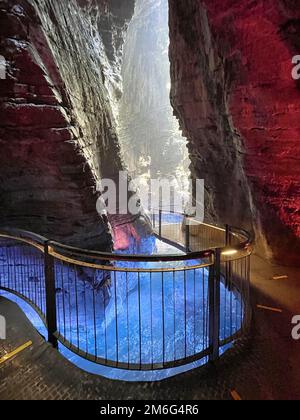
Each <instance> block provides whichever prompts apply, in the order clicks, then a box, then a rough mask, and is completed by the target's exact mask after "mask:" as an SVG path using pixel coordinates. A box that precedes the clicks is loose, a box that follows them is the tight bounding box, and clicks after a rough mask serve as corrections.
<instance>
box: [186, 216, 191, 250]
mask: <svg viewBox="0 0 300 420" xmlns="http://www.w3.org/2000/svg"><path fill="white" fill-rule="evenodd" d="M185 249H186V253H187V254H188V253H189V252H190V224H189V220H188V217H187V216H185Z"/></svg>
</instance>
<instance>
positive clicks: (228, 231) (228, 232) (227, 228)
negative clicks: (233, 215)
mask: <svg viewBox="0 0 300 420" xmlns="http://www.w3.org/2000/svg"><path fill="white" fill-rule="evenodd" d="M230 236H231V232H230V226H229V225H226V240H225V242H226V246H229V245H230V242H231V237H230Z"/></svg>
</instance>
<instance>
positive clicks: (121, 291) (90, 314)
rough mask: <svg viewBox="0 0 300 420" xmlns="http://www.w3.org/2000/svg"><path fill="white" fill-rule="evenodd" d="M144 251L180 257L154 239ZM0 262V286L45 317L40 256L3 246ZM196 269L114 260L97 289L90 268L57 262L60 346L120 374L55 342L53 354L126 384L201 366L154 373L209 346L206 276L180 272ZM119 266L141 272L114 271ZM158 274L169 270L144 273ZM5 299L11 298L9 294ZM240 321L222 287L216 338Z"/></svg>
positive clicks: (237, 305) (232, 295) (199, 271)
mask: <svg viewBox="0 0 300 420" xmlns="http://www.w3.org/2000/svg"><path fill="white" fill-rule="evenodd" d="M147 250H148V252H149V250H150V253H154V252H157V253H158V254H178V255H179V254H180V251H179V250H178V249H176V248H174V247H171V246H169V245H167V244H165V243H163V242H161V241H159V240H157V239H155V238H154V237H151V238H148V239H147V240H145V241H142V243H141V244H140V249H139V251H140V252H141V253H146V252H147ZM12 256H13V260H14V264H15V266H14V271H13V272H14V277H13V278H11V275H12V270H10V269H9V267H10V265H11V264H10V258H11V259H12ZM0 258H1V260H2V261H5V262H6V263H7V268H6V269H5V267H6V265H5V264H2V266H1V269H0V270H1V272H0V282H1V287H6V288H10V289H14V290H19V292H20V293H21V294H22V295H24V296H26V297H27V298H28V299H29V300H30V301H33V302H36V303H37V305H36V306H38V307H39V308H40V310H41V311H42V312H44V311H45V288H44V286H43V285H44V274H43V256H42V255H41V254H40V253H39V252H38V251H36V250H33V249H31V248H29V247H27V246H24V247H22V246H20V245H15V246H11V247H10V248H9V251H7V249H6V250H4V249H3V248H2V249H1V254H0ZM25 261H26V263H25ZM28 262H29V263H28ZM198 264H199V261H189V262H188V264H187V262H186V261H184V262H180V261H179V262H175V263H174V262H163V263H159V262H156V263H142V264H141V263H130V265H129V264H128V263H120V262H118V263H116V264H115V269H116V270H117V271H114V272H113V273H111V275H110V276H109V277H108V278H107V282H106V284H105V285H104V286H103V279H105V276H103V272H98V270H91V269H89V268H87V269H82V268H81V269H80V270H78V267H76V266H70V265H67V264H64V263H62V262H60V261H57V262H56V266H55V270H56V300H57V320H58V330H59V332H60V334H61V336H63V337H64V339H65V343H68V347H70V346H69V344H71V346H74V348H77V349H79V350H80V351H81V352H82V355H84V354H89V355H91V356H95V358H96V357H97V358H98V359H101V360H105V361H106V360H109V361H110V362H114V361H115V362H117V363H118V366H119V369H117V368H114V367H107V366H101V365H99V364H96V363H93V362H92V361H88V360H86V359H85V358H82V357H79V356H78V355H75V354H74V353H72V352H71V351H70V350H68V349H67V348H66V347H64V346H63V345H62V344H61V345H60V351H61V352H62V353H63V355H64V356H65V357H67V358H68V359H69V360H71V361H72V363H75V364H76V365H78V366H79V367H81V368H83V369H85V370H87V371H89V372H92V373H97V374H100V375H103V376H106V377H108V378H111V379H123V380H128V381H150V380H151V381H155V380H161V379H164V378H167V377H170V376H173V375H176V374H178V373H181V372H184V371H187V370H190V369H193V368H195V367H198V366H201V365H203V364H205V363H206V362H207V358H206V357H204V358H202V359H201V360H199V361H197V362H193V363H189V364H187V365H185V366H180V367H173V368H170V369H160V368H159V369H158V367H159V366H163V365H164V366H167V365H168V362H170V363H171V362H173V361H174V360H181V359H187V360H188V358H189V357H193V356H194V355H197V354H199V353H201V352H202V351H203V350H205V349H207V347H208V345H209V344H208V343H209V338H208V333H209V331H208V325H209V302H208V271H207V269H206V268H203V267H201V268H191V269H190V270H184V271H182V270H181V268H183V267H187V266H190V267H193V266H197V265H198ZM125 266H126V268H127V269H128V267H130V268H131V269H142V270H144V271H142V272H129V273H128V272H125V271H121V270H122V269H123V268H124V267H125ZM161 268H164V270H165V269H168V268H170V271H166V272H161V271H159V270H158V271H157V272H151V273H150V272H147V270H155V269H161ZM177 269H178V271H177ZM118 270H120V271H118ZM9 276H10V279H9ZM98 277H99V278H98ZM8 279H9V280H8ZM25 279H26V280H27V281H25ZM100 285H102V286H101V287H100ZM1 293H6V292H1ZM5 295H6V296H8V295H7V293H6V294H5ZM9 297H10V299H12V296H11V295H10V296H9ZM14 300H17V303H18V304H19V305H20V306H21V307H22V309H23V310H24V312H25V313H26V314H27V316H28V317H29V318H30V319H31V321H32V322H33V323H34V325H35V327H36V328H37V329H38V330H39V331H40V332H41V334H43V335H45V334H46V332H45V328H44V327H43V323H42V322H41V320H39V317H37V314H36V313H35V315H34V311H33V309H32V308H31V307H30V306H29V305H28V304H25V303H24V301H22V300H21V299H19V298H14ZM242 322H243V305H242V303H241V299H240V296H239V295H237V293H236V292H233V291H230V290H228V289H227V288H226V287H225V286H224V284H223V283H222V284H221V329H220V335H221V339H222V340H223V339H225V338H227V337H230V336H231V335H233V334H234V333H235V332H236V331H238V330H239V329H240V328H241V326H242ZM126 364H128V366H129V365H131V366H133V365H136V366H137V369H136V370H127V369H125V368H124V366H126ZM140 366H148V367H147V369H148V371H140V368H139V367H140ZM151 366H152V368H151Z"/></svg>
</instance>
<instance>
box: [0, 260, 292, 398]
mask: <svg viewBox="0 0 300 420" xmlns="http://www.w3.org/2000/svg"><path fill="white" fill-rule="evenodd" d="M253 260H254V263H253V271H252V272H253V275H252V281H253V295H252V296H253V308H254V324H253V331H252V334H251V337H250V338H251V339H250V340H248V342H243V343H239V344H238V345H237V346H236V347H235V348H234V349H233V350H231V351H229V352H228V353H227V354H226V356H225V357H223V358H222V359H221V360H220V361H219V362H218V363H217V364H216V366H215V367H213V366H207V367H204V368H201V369H198V370H196V371H193V372H190V373H186V374H183V375H181V376H178V377H176V378H172V379H168V380H167V381H164V382H160V383H149V384H139V383H138V384H130V383H123V382H113V381H110V380H106V379H104V378H101V377H96V376H93V375H89V374H87V373H85V372H82V371H81V370H79V369H77V368H76V367H75V366H73V365H71V364H70V363H69V362H68V361H66V360H65V359H64V358H63V357H62V356H60V354H59V353H57V352H56V351H55V350H53V349H52V348H51V347H50V346H49V345H48V344H46V343H45V342H44V341H43V339H42V338H41V337H40V336H39V335H38V334H37V333H36V331H35V330H34V329H33V328H32V326H31V324H30V323H29V322H28V321H27V318H26V317H25V316H24V314H23V313H22V312H21V310H20V309H19V308H18V307H16V306H15V304H13V303H11V302H9V301H7V300H4V299H3V298H0V313H1V314H2V315H4V316H5V317H6V319H7V321H8V339H7V340H6V341H2V342H0V358H1V356H3V354H4V353H5V352H10V351H12V350H13V349H15V348H17V347H19V346H20V345H22V344H24V343H25V342H28V341H29V340H31V341H32V342H33V345H32V347H30V348H28V349H26V350H24V351H23V352H21V353H19V354H18V355H17V356H15V357H14V358H13V359H11V360H9V361H7V362H5V363H3V364H0V400H3V399H91V400H95V399H97V400H100V399H101V400H103V399H116V398H118V399H128V398H131V399H132V398H138V399H150V400H155V399H166V400H168V399H169V400H171V399H172V400H175V399H178V400H184V399H195V400H203V399H225V400H226V399H231V398H232V396H231V392H232V391H236V392H237V393H238V395H240V396H241V398H242V399H252V400H253V399H295V398H296V399H300V375H299V372H300V342H295V341H293V340H292V339H291V318H292V316H293V315H294V314H297V313H299V314H300V297H299V296H300V269H299V270H294V269H288V268H284V267H272V266H270V265H269V264H267V263H265V262H264V261H262V260H261V259H259V258H258V257H254V259H253ZM281 274H283V275H288V276H289V278H288V279H287V280H272V277H273V275H281ZM257 304H260V305H263V306H270V307H275V308H279V309H281V310H282V311H283V312H282V313H276V312H271V311H267V310H262V309H257V308H256V305H257Z"/></svg>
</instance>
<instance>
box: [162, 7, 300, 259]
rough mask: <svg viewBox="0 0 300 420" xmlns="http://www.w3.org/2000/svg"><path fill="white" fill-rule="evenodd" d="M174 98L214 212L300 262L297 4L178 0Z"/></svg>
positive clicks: (279, 255) (276, 253)
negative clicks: (294, 74) (295, 77)
mask: <svg viewBox="0 0 300 420" xmlns="http://www.w3.org/2000/svg"><path fill="white" fill-rule="evenodd" d="M170 29H171V48H170V58H171V63H172V80H173V89H172V102H173V105H174V108H175V110H176V114H177V115H178V116H179V118H180V120H181V123H182V126H183V129H184V132H185V134H186V135H187V136H188V139H189V143H190V145H189V147H190V151H191V155H192V160H193V172H194V174H195V175H196V176H198V177H201V178H205V180H206V186H207V216H208V218H214V219H217V220H221V221H222V222H228V223H234V224H242V225H244V226H245V227H248V228H249V227H251V224H252V223H251V220H254V221H255V222H254V226H253V227H254V228H255V230H256V232H257V234H258V237H259V238H260V239H261V240H260V241H259V243H260V245H263V246H264V249H265V251H267V252H268V253H269V252H271V253H272V255H273V257H275V258H276V259H277V260H279V261H281V262H282V263H292V264H300V169H299V168H300V166H299V156H300V118H299V117H300V107H299V103H300V102H299V100H300V91H299V85H298V83H299V82H296V81H295V80H293V78H292V76H291V72H292V68H293V65H292V57H293V56H295V55H296V54H299V53H300V36H299V29H300V5H299V2H298V1H297V0H285V1H283V0H280V1H276V2H274V1H273V0H265V1H252V0H242V1H233V0H214V1H211V0H206V1H200V0H199V1H198V0H171V1H170Z"/></svg>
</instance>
